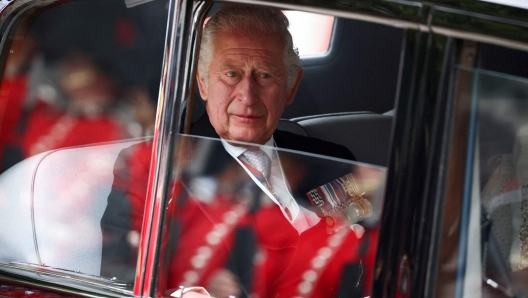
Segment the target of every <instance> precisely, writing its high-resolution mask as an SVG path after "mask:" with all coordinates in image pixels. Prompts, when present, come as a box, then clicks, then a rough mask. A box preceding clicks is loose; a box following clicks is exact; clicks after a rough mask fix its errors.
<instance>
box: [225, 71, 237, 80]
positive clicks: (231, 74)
mask: <svg viewBox="0 0 528 298" xmlns="http://www.w3.org/2000/svg"><path fill="white" fill-rule="evenodd" d="M227 76H228V77H231V78H234V77H236V76H237V74H236V72H234V71H230V72H228V73H227Z"/></svg>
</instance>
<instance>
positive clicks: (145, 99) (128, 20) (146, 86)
mask: <svg viewBox="0 0 528 298" xmlns="http://www.w3.org/2000/svg"><path fill="white" fill-rule="evenodd" d="M28 14H29V15H31V16H29V17H27V18H25V17H24V16H22V18H21V22H20V24H21V25H20V26H18V27H17V26H14V27H13V28H14V29H13V30H14V31H13V32H11V33H9V34H10V36H13V39H12V42H11V43H10V44H9V43H8V47H6V49H5V50H4V51H5V52H4V53H2V54H3V55H6V57H7V60H6V64H5V71H4V73H3V76H2V81H1V82H0V127H1V129H0V174H1V175H0V185H2V186H1V187H0V189H2V191H1V193H0V208H2V209H1V212H2V213H3V214H4V216H2V218H1V219H0V225H1V226H2V227H4V228H3V229H2V230H1V232H0V239H2V240H1V241H0V242H1V245H0V265H2V266H4V265H6V264H7V265H9V263H12V262H19V263H23V264H26V265H27V264H30V265H27V266H29V267H27V266H26V265H20V264H19V265H17V266H19V267H20V268H26V269H28V268H33V267H31V266H33V265H40V266H41V268H40V269H42V270H62V269H66V270H70V271H74V272H75V271H78V273H77V274H78V275H79V276H81V275H82V274H87V275H90V276H92V277H96V276H104V277H107V278H112V277H116V276H119V277H121V278H122V279H121V281H120V282H119V283H118V282H117V281H116V282H115V283H114V284H115V285H117V284H125V283H127V284H129V285H130V284H132V283H133V280H134V274H135V263H136V259H137V245H138V242H139V240H138V237H139V234H137V233H136V234H134V233H131V234H130V235H125V237H124V238H122V239H112V238H109V237H108V235H107V233H106V231H105V229H104V227H105V226H104V222H103V223H101V218H102V217H103V214H104V212H105V210H106V209H107V208H106V207H107V205H112V199H111V198H112V196H110V197H109V194H110V193H112V194H113V193H115V192H118V191H120V190H121V189H123V188H125V187H126V183H130V180H129V179H128V178H129V177H131V178H134V175H136V172H126V173H123V171H122V170H120V169H125V168H126V169H130V168H134V167H136V165H135V164H134V165H131V166H129V165H130V163H131V159H134V162H136V163H137V162H139V161H143V159H149V158H150V151H148V150H150V148H151V146H150V145H149V141H148V139H147V140H145V139H141V137H145V136H151V135H152V133H153V126H154V120H155V113H156V102H157V97H158V88H159V81H160V74H161V64H162V59H163V55H162V54H163V44H164V38H165V33H164V32H165V28H166V19H167V17H166V16H167V8H166V2H165V1H152V2H148V3H145V4H142V5H138V6H134V7H131V8H127V7H126V6H125V3H124V2H123V1H121V0H116V1H113V0H112V1H74V2H68V3H65V4H62V5H54V6H53V7H51V8H50V9H48V10H46V11H42V10H39V11H38V14H36V13H33V12H31V11H30V12H28ZM138 138H140V139H138ZM138 140H140V141H138ZM137 142H139V143H141V144H146V145H145V146H136V147H135V148H140V149H139V151H138V152H136V151H134V152H132V151H131V150H128V151H127V150H125V149H126V148H127V147H130V146H131V145H132V144H135V143H137ZM101 144H106V145H101ZM122 150H124V152H123V154H119V153H120V152H121V151H122ZM128 153H130V154H128ZM116 161H117V163H116ZM145 162H146V163H148V162H149V161H148V160H147V161H145ZM114 171H115V173H117V175H116V177H117V178H114ZM141 191H142V192H143V193H142V195H143V196H144V195H145V191H146V189H141ZM119 207H120V208H121V209H123V210H125V209H131V207H130V206H126V205H125V206H119ZM30 210H31V213H30V212H29V211H30ZM112 210H114V209H111V208H110V209H109V211H108V212H111V211H112ZM123 212H125V211H123ZM114 215H116V216H119V212H116V213H114ZM139 217H140V218H141V216H139ZM116 220H117V219H116ZM125 224H126V225H134V227H136V226H137V225H138V223H137V220H136V221H127V222H126V223H125ZM127 229H128V226H127ZM135 230H138V229H135ZM120 242H126V243H128V244H129V247H131V248H130V251H119V250H118V248H119V243H120ZM101 250H103V251H104V252H105V255H104V256H105V259H103V262H107V263H108V266H106V267H104V266H103V269H107V268H113V269H108V271H104V270H101ZM108 250H109V251H110V252H111V253H110V254H108V253H106V252H107V251H108ZM112 253H113V254H112ZM131 260H133V261H131ZM131 262H132V263H133V264H134V266H132V267H126V266H124V265H123V264H127V265H128V264H129V263H131ZM44 264H45V266H46V268H47V269H46V268H44V267H42V266H43V265H44ZM7 265H6V266H7ZM9 266H11V265H9ZM24 266H26V267H24ZM17 268H18V267H17ZM20 268H19V269H20ZM43 268H44V269H43ZM34 269H35V268H33V269H28V270H34ZM24 270H25V269H24ZM116 271H117V272H120V273H123V272H124V274H120V275H114V273H115V272H116ZM61 272H62V273H64V272H63V271H61ZM106 281H108V280H106Z"/></svg>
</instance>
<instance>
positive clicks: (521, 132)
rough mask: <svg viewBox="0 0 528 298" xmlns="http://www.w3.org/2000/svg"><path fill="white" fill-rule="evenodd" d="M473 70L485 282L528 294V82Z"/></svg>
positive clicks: (499, 73)
mask: <svg viewBox="0 0 528 298" xmlns="http://www.w3.org/2000/svg"><path fill="white" fill-rule="evenodd" d="M472 72H473V77H474V78H473V80H474V82H475V89H474V94H473V96H474V97H475V102H476V108H477V109H478V118H477V121H478V130H477V135H476V139H477V143H476V144H477V145H476V149H475V150H476V151H475V152H476V157H477V158H476V160H475V162H476V163H477V165H476V166H475V172H474V173H473V179H475V180H476V181H477V182H478V184H477V185H480V204H481V206H482V216H481V220H480V221H481V231H480V233H481V236H480V237H481V238H482V243H483V250H482V253H483V255H482V260H483V264H482V268H483V271H482V272H483V278H484V279H486V280H490V281H492V282H491V283H490V282H488V284H495V285H497V287H498V289H499V290H501V291H503V292H506V293H526V291H527V288H526V283H525V281H526V275H525V274H524V272H525V271H526V270H527V269H528V238H527V237H526V236H527V234H526V231H528V230H527V229H528V221H527V219H528V217H527V215H528V213H527V210H528V209H527V207H528V201H527V199H528V188H527V187H528V186H527V185H528V180H527V179H528V175H527V173H528V172H527V169H528V168H527V165H528V159H527V158H528V155H527V152H528V151H527V148H528V147H527V145H528V143H527V142H528V139H527V137H528V130H527V129H528V122H527V119H528V102H527V101H526V95H527V94H528V78H526V77H521V76H517V75H511V74H508V73H502V72H496V71H490V70H485V69H473V70H472ZM473 232H476V231H473ZM470 237H471V236H470Z"/></svg>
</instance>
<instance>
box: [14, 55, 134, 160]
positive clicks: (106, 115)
mask: <svg viewBox="0 0 528 298" xmlns="http://www.w3.org/2000/svg"><path fill="white" fill-rule="evenodd" d="M59 87H60V91H61V92H62V94H63V95H64V99H65V100H64V101H65V105H64V108H59V107H57V106H55V105H49V104H48V103H46V102H45V101H40V102H38V103H37V104H36V105H35V107H34V109H33V111H32V112H31V114H30V115H29V116H28V121H27V128H26V131H25V133H24V137H23V141H22V152H23V153H24V156H25V157H29V156H33V155H35V154H39V153H41V152H45V151H48V150H52V149H57V148H63V147H71V146H80V145H86V144H93V143H100V142H108V141H114V140H118V139H122V138H123V137H125V136H126V133H125V131H124V128H123V127H122V125H121V124H120V123H119V122H118V121H117V120H115V119H114V118H113V116H112V115H111V114H110V107H111V106H112V105H113V104H114V103H115V101H116V98H117V90H118V89H117V84H116V83H115V82H114V80H113V79H112V78H110V77H109V76H108V75H107V74H105V73H104V72H103V71H101V70H100V68H99V67H98V66H97V65H96V64H95V63H94V61H93V60H92V59H91V58H90V57H89V56H86V55H84V54H72V55H71V56H69V57H66V58H65V59H64V60H63V61H62V62H61V63H60V67H59Z"/></svg>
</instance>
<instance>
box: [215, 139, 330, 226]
mask: <svg viewBox="0 0 528 298" xmlns="http://www.w3.org/2000/svg"><path fill="white" fill-rule="evenodd" d="M221 141H222V145H224V148H225V150H226V151H227V153H229V155H231V156H232V157H233V158H234V159H235V160H236V161H237V162H238V163H239V164H240V166H241V167H242V168H243V169H244V170H245V171H246V172H247V174H248V175H249V177H251V179H252V180H253V181H254V182H255V183H256V184H257V185H258V186H259V187H260V189H261V190H262V192H263V193H264V194H265V195H264V196H263V204H266V203H267V202H270V200H271V201H272V202H273V203H275V204H277V205H278V206H279V207H280V210H281V211H282V213H283V215H284V217H285V218H286V219H288V220H289V221H290V223H291V224H292V226H293V227H294V228H295V229H296V230H297V231H298V232H299V234H300V233H302V232H303V231H305V230H306V229H308V228H310V227H312V226H314V225H316V224H317V223H318V222H319V220H320V218H319V217H318V216H317V215H316V214H315V213H314V212H312V211H309V210H307V209H305V208H303V207H301V206H299V205H298V204H297V202H296V201H295V199H294V198H293V196H292V195H291V190H290V186H289V184H288V181H286V179H285V176H284V172H283V170H282V166H281V164H280V159H279V156H278V154H277V150H275V147H276V146H275V141H274V140H273V136H272V137H271V139H269V141H267V142H266V144H264V145H263V146H262V147H260V149H261V150H262V151H264V152H265V153H266V154H267V155H268V156H269V158H270V160H271V172H270V178H269V179H268V181H269V183H270V184H271V187H272V188H273V190H274V191H275V194H276V195H277V197H278V200H277V198H275V196H274V195H273V194H272V193H271V192H270V190H269V189H268V188H267V187H266V185H264V184H262V183H261V182H260V181H259V180H258V179H257V178H256V177H255V176H254V175H253V174H252V173H251V172H250V171H249V170H248V169H247V168H246V166H245V165H244V164H243V163H242V162H241V161H240V159H239V158H238V157H239V156H240V155H241V154H242V153H244V151H246V150H247V149H246V148H244V147H239V146H234V145H233V144H229V143H228V142H227V141H225V140H224V139H221ZM285 208H288V209H289V211H290V213H291V216H292V218H291V220H290V219H289V216H288V215H287V214H286V211H285Z"/></svg>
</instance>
